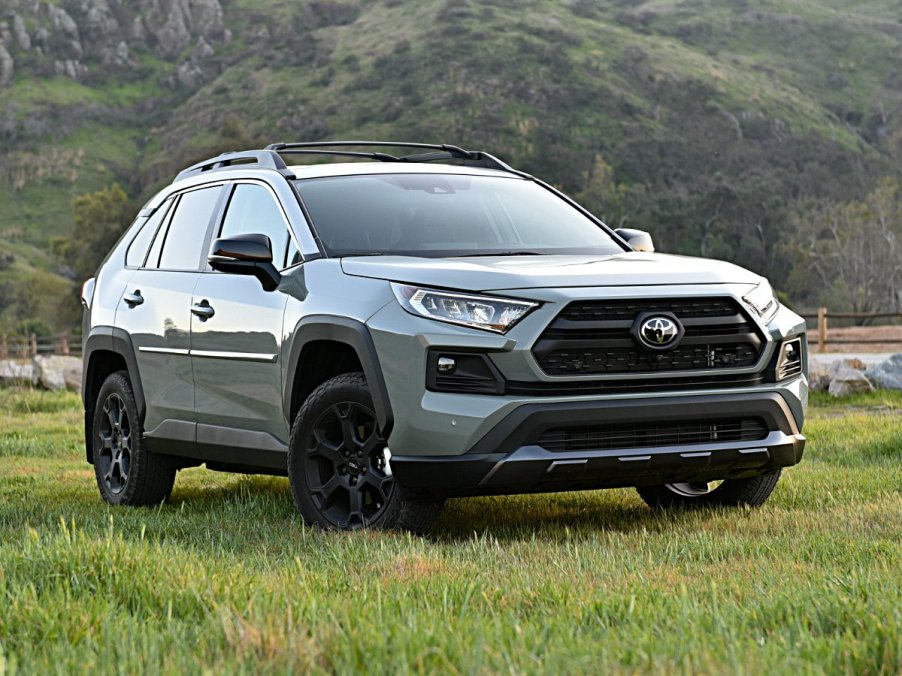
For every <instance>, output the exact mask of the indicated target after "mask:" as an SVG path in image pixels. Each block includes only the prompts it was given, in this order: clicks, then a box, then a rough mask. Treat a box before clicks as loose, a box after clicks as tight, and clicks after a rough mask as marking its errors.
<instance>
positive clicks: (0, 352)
mask: <svg viewBox="0 0 902 676" xmlns="http://www.w3.org/2000/svg"><path fill="white" fill-rule="evenodd" d="M7 357H9V343H8V342H7V340H6V334H5V333H4V334H3V335H2V336H0V359H6V358H7Z"/></svg>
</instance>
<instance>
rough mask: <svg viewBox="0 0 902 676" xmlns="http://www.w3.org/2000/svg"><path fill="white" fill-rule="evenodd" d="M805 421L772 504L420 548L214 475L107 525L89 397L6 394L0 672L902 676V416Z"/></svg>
mask: <svg viewBox="0 0 902 676" xmlns="http://www.w3.org/2000/svg"><path fill="white" fill-rule="evenodd" d="M814 403H815V406H814V408H813V410H812V415H811V419H810V421H809V423H808V425H807V429H806V434H807V435H808V436H809V439H810V445H809V447H808V450H807V451H806V458H805V459H804V460H803V462H802V463H801V464H800V465H798V466H797V467H795V468H792V469H789V470H787V471H786V472H785V473H784V475H783V478H782V479H781V482H780V484H779V486H778V487H777V490H776V492H775V493H774V495H773V496H772V498H771V499H770V501H769V502H768V503H767V504H766V505H765V506H764V507H763V508H761V509H758V510H753V511H748V510H741V509H733V510H722V511H710V510H702V511H697V512H691V513H682V514H680V513H665V512H657V513H656V512H653V511H652V510H650V509H648V508H647V507H645V505H644V504H643V503H642V502H641V501H640V500H639V498H638V496H636V494H635V493H634V492H633V491H631V490H615V491H600V492H588V493H578V494H577V493H570V494H560V495H540V496H522V497H506V498H491V499H468V500H455V501H451V502H450V503H449V504H448V506H447V507H446V510H445V512H444V513H443V516H442V517H441V519H440V521H439V524H438V526H437V530H436V533H435V535H434V536H432V537H430V538H426V539H423V538H416V537H410V536H406V535H399V534H391V533H379V532H370V533H364V532H356V533H351V534H348V533H322V532H319V531H316V530H310V529H307V528H305V527H304V526H303V525H302V524H301V522H300V519H299V517H298V516H297V514H296V512H295V510H294V506H293V504H292V501H291V496H290V494H289V491H288V484H287V481H286V480H284V479H269V478H261V477H238V476H234V475H226V474H217V473H214V472H209V471H207V470H203V469H191V470H186V471H184V472H181V473H180V474H179V478H178V480H177V482H176V485H175V491H174V493H173V496H172V499H171V501H170V503H169V504H166V505H163V506H161V507H159V508H156V509H115V508H110V507H108V506H107V505H105V504H104V503H103V502H101V500H100V498H99V497H98V496H97V491H96V486H95V484H94V476H93V472H92V470H91V468H90V467H88V466H87V465H85V463H84V456H83V451H82V450H81V449H82V446H81V444H82V441H81V432H80V426H81V419H80V408H79V403H78V400H77V398H76V397H75V395H71V394H69V395H61V394H46V393H45V394H40V393H36V392H31V391H28V392H25V391H18V392H17V391H14V390H0V597H2V599H3V603H0V673H4V670H5V672H6V673H10V674H15V673H18V672H19V671H21V672H22V673H68V672H72V671H91V672H93V673H98V674H105V673H131V672H148V671H149V672H167V673H169V672H178V673H209V672H213V673H255V674H256V673H284V672H286V671H307V670H313V671H317V672H338V673H346V672H349V671H352V670H353V671H357V670H365V671H367V672H369V673H392V674H395V673H431V672H436V671H438V672H443V673H458V672H463V673H499V672H515V673H592V674H597V673H630V674H633V673H648V672H655V673H693V674H694V673H710V674H717V673H768V674H771V673H773V674H782V673H785V674H798V673H806V674H809V673H810V674H822V673H824V674H827V673H855V674H874V675H880V674H886V675H887V676H890V675H894V674H898V673H899V671H900V669H902V592H900V589H902V573H900V569H899V565H898V564H899V560H900V558H902V544H900V543H902V493H900V491H899V486H900V485H902V465H900V462H899V446H900V444H902V436H900V426H899V413H900V407H902V398H900V397H899V396H895V395H890V394H887V393H877V394H873V395H868V396H863V397H860V398H857V399H853V400H841V401H836V400H831V401H829V402H828V401H826V399H816V400H815V402H814Z"/></svg>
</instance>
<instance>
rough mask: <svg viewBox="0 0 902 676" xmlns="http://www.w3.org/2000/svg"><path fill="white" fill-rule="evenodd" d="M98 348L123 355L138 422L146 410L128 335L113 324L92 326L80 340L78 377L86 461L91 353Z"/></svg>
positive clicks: (91, 407) (91, 401) (88, 449)
mask: <svg viewBox="0 0 902 676" xmlns="http://www.w3.org/2000/svg"><path fill="white" fill-rule="evenodd" d="M98 351H104V352H114V353H115V354H118V355H119V356H121V357H122V358H123V360H124V361H125V365H126V368H127V369H128V377H129V380H130V381H131V384H132V392H134V395H135V403H136V404H137V406H138V416H139V418H140V419H141V421H142V424H143V421H144V414H145V413H146V412H147V404H146V401H145V399H144V388H143V387H142V385H141V378H140V374H139V372H138V360H137V358H136V357H135V346H134V344H133V343H132V338H131V336H130V335H129V334H128V332H127V331H125V330H124V329H121V328H118V327H115V326H95V327H94V328H93V329H91V332H90V333H89V334H88V337H87V338H86V339H85V340H84V343H83V347H82V363H83V364H84V372H83V373H82V377H81V399H82V402H83V404H84V408H85V449H86V451H87V456H88V462H91V446H92V443H91V425H92V424H93V421H92V420H91V418H92V412H93V409H94V401H93V400H91V397H90V393H89V392H88V388H89V386H90V384H91V383H92V382H93V380H94V368H96V362H95V361H94V360H93V359H92V356H93V354H94V353H95V352H98Z"/></svg>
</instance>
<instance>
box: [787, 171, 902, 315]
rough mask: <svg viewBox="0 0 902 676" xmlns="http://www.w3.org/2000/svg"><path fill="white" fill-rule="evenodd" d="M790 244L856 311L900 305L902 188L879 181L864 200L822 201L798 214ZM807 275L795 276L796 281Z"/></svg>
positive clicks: (892, 181)
mask: <svg viewBox="0 0 902 676" xmlns="http://www.w3.org/2000/svg"><path fill="white" fill-rule="evenodd" d="M795 222H796V227H797V233H798V234H797V240H796V242H795V243H794V244H793V245H792V246H793V248H794V249H795V251H796V252H797V253H798V254H799V255H800V256H801V257H802V260H803V261H804V262H805V264H806V266H805V269H807V270H808V271H809V272H811V273H813V274H814V275H815V276H816V279H817V281H818V282H819V283H820V284H821V285H822V288H824V289H832V290H833V291H834V293H835V294H837V295H839V297H840V298H841V299H842V301H844V303H845V304H846V305H847V307H849V308H851V310H852V311H853V312H878V311H892V310H896V309H899V307H900V305H902V298H900V294H902V186H900V185H899V183H898V181H896V180H895V179H890V178H886V179H883V180H881V181H880V182H879V183H878V184H877V187H876V188H875V189H874V190H873V191H872V192H871V193H870V194H868V195H867V197H865V199H864V200H861V201H852V202H844V203H837V202H832V201H820V202H815V203H813V204H811V205H809V206H808V207H807V208H806V209H803V210H800V211H799V212H798V213H796V215H795ZM802 275H803V273H801V272H799V273H797V274H796V275H795V276H794V279H795V281H796V282H797V283H800V279H799V278H800V277H801V276H802Z"/></svg>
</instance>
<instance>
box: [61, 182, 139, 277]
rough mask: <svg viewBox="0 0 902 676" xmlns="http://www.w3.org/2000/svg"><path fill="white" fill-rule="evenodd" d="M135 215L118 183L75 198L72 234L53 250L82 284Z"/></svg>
mask: <svg viewBox="0 0 902 676" xmlns="http://www.w3.org/2000/svg"><path fill="white" fill-rule="evenodd" d="M133 218H134V207H133V205H132V204H131V201H130V200H129V199H128V195H126V194H125V191H124V190H123V189H122V188H121V186H120V185H119V184H118V183H114V184H113V185H111V186H109V187H108V188H101V189H100V190H98V191H97V192H93V193H89V194H87V195H80V196H79V197H76V198H75V199H74V200H73V201H72V222H73V228H72V236H71V237H68V238H62V239H58V240H56V241H55V242H54V243H53V252H54V254H55V255H56V256H57V258H58V259H59V260H60V262H62V263H63V264H64V265H65V266H67V267H68V268H69V269H70V270H71V271H72V274H73V276H74V277H75V282H76V283H77V284H78V285H81V283H82V282H83V281H84V280H86V279H88V278H89V277H91V276H92V275H93V274H94V272H95V271H96V270H97V267H98V266H99V265H100V262H101V261H102V260H103V258H104V256H106V255H107V252H109V250H110V249H111V248H112V247H113V245H114V244H115V243H116V240H118V239H119V237H120V236H121V235H122V233H123V232H124V231H125V229H126V228H127V227H128V225H129V223H130V222H131V221H132V219H133Z"/></svg>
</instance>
